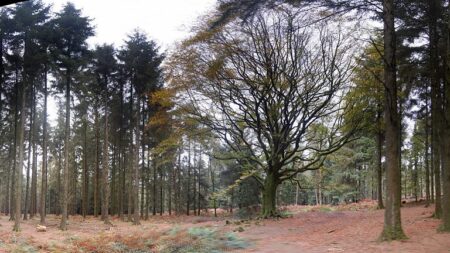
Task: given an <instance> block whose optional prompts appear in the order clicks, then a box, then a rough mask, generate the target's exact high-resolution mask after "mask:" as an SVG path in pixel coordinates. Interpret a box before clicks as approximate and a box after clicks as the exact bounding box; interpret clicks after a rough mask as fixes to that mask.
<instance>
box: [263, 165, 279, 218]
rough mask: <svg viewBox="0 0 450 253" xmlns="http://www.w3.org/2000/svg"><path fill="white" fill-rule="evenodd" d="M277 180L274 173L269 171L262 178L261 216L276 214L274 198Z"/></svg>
mask: <svg viewBox="0 0 450 253" xmlns="http://www.w3.org/2000/svg"><path fill="white" fill-rule="evenodd" d="M278 184H279V183H278V180H277V177H276V175H275V173H273V172H271V171H269V172H268V173H267V176H266V178H265V180H264V188H263V200H262V210H261V216H262V217H263V218H270V217H276V216H278V212H277V209H276V204H275V199H276V194H277V187H278Z"/></svg>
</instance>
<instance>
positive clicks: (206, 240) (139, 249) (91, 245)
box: [67, 226, 249, 253]
mask: <svg viewBox="0 0 450 253" xmlns="http://www.w3.org/2000/svg"><path fill="white" fill-rule="evenodd" d="M248 246H249V244H248V243H247V242H246V241H244V240H242V239H240V238H238V237H237V236H236V234H234V233H224V232H221V231H218V230H216V229H213V228H207V227H192V228H189V229H181V228H180V227H178V226H174V227H173V228H172V229H171V230H168V231H166V232H165V233H157V232H152V231H146V232H145V233H141V234H138V235H129V236H122V235H111V234H101V235H99V236H97V237H94V238H88V239H84V240H73V241H72V246H71V247H70V248H68V249H67V250H68V251H69V252H80V253H81V252H97V253H122V252H131V253H143V252H154V253H169V252H170V253H176V252H178V253H220V252H227V251H230V250H234V249H244V248H247V247H248Z"/></svg>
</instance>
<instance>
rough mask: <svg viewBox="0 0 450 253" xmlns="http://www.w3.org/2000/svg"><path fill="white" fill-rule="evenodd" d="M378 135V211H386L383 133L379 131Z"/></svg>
mask: <svg viewBox="0 0 450 253" xmlns="http://www.w3.org/2000/svg"><path fill="white" fill-rule="evenodd" d="M378 130H379V131H378V133H377V199H378V209H384V204H383V164H382V162H381V159H382V156H383V154H382V152H383V133H382V132H381V129H378Z"/></svg>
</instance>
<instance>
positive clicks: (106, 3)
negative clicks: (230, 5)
mask: <svg viewBox="0 0 450 253" xmlns="http://www.w3.org/2000/svg"><path fill="white" fill-rule="evenodd" d="M43 2H45V3H47V4H51V5H53V11H55V12H58V11H59V10H60V9H61V7H62V6H63V5H64V4H66V3H67V1H62V0H43ZM70 2H72V3H74V4H75V6H76V7H77V8H79V9H82V13H83V15H84V16H88V17H90V18H91V19H92V25H94V26H95V32H96V34H95V36H93V37H91V38H90V39H89V40H88V42H89V44H90V45H91V46H94V45H96V44H103V43H108V44H111V43H112V44H114V45H115V46H116V47H119V46H121V45H122V44H123V41H124V40H125V39H126V38H127V35H128V34H130V33H131V32H132V31H133V30H134V29H136V28H138V29H140V30H142V31H144V32H146V33H147V35H148V36H149V38H150V39H152V40H154V41H155V42H156V43H157V44H158V45H159V46H160V47H161V49H162V50H166V49H170V47H171V46H172V45H173V44H174V42H177V41H180V40H182V39H183V38H186V37H187V36H188V35H189V31H190V27H192V25H193V24H194V23H195V21H196V20H197V19H198V18H199V16H201V15H203V14H206V13H207V12H208V10H212V9H213V8H214V6H215V3H216V0H73V1H70ZM48 109H49V111H48V113H49V122H50V124H51V125H55V124H56V119H57V105H56V102H55V100H54V98H53V97H49V108H48Z"/></svg>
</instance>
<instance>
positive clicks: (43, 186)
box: [39, 65, 47, 225]
mask: <svg viewBox="0 0 450 253" xmlns="http://www.w3.org/2000/svg"><path fill="white" fill-rule="evenodd" d="M42 114H43V123H42V124H43V126H42V136H43V137H42V138H43V140H42V176H41V201H40V202H41V203H40V208H39V214H40V216H41V217H40V222H39V223H40V224H41V225H45V206H46V194H47V65H45V68H44V110H43V112H42Z"/></svg>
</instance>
